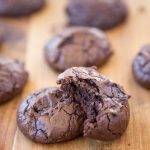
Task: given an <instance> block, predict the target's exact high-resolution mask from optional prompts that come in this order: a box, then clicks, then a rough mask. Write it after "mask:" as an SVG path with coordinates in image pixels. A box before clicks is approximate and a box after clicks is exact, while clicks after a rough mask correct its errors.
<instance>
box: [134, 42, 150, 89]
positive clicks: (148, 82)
mask: <svg viewBox="0 0 150 150" xmlns="http://www.w3.org/2000/svg"><path fill="white" fill-rule="evenodd" d="M132 70H133V74H134V77H135V79H136V80H137V81H138V83H139V84H140V85H142V86H143V87H145V88H148V89H150V45H146V46H144V47H143V48H142V49H141V50H140V52H139V53H138V54H137V56H136V57H135V59H134V61H133V65H132Z"/></svg>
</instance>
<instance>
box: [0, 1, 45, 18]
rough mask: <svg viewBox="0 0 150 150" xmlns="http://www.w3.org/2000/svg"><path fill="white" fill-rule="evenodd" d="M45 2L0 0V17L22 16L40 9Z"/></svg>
mask: <svg viewBox="0 0 150 150" xmlns="http://www.w3.org/2000/svg"><path fill="white" fill-rule="evenodd" d="M44 4H45V0H0V15H2V16H22V15H28V14H31V13H32V12H34V11H36V10H38V9H40V8H41V7H43V5H44Z"/></svg>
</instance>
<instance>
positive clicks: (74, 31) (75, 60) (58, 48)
mask: <svg viewBox="0 0 150 150" xmlns="http://www.w3.org/2000/svg"><path fill="white" fill-rule="evenodd" d="M111 54H112V50H111V47H110V43H109V40H108V39H107V37H106V35H105V33H104V32H103V31H101V30H98V29H96V28H88V27H72V28H68V29H66V30H65V31H64V32H62V33H60V34H58V35H56V36H54V38H52V39H51V40H50V41H49V42H48V43H47V45H46V48H45V58H46V61H47V62H48V64H49V65H50V66H52V67H53V68H55V69H56V70H59V71H64V70H65V69H67V68H70V67H74V66H76V67H78V66H84V67H91V66H101V65H102V64H103V63H104V62H106V61H107V60H108V58H109V56H110V55H111Z"/></svg>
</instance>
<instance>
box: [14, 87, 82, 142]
mask: <svg viewBox="0 0 150 150" xmlns="http://www.w3.org/2000/svg"><path fill="white" fill-rule="evenodd" d="M84 117H85V115H84V112H83V110H82V108H81V107H80V105H79V104H77V103H74V102H73V101H70V100H69V97H68V98H67V99H64V96H63V94H61V92H60V91H59V89H54V88H48V89H44V90H41V91H38V92H35V93H33V94H31V95H30V96H28V97H27V98H26V99H25V101H24V102H23V103H22V104H21V106H20V108H19V111H18V114H17V123H18V126H19V128H20V130H21V131H22V132H23V133H24V134H25V135H26V136H27V137H29V138H30V139H32V140H34V141H36V142H39V143H57V142H64V141H68V140H71V139H74V138H76V137H78V136H80V135H81V134H82V130H83V121H84Z"/></svg>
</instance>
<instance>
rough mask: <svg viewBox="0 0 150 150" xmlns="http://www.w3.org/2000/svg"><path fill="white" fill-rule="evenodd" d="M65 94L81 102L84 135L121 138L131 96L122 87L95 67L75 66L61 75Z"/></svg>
mask: <svg viewBox="0 0 150 150" xmlns="http://www.w3.org/2000/svg"><path fill="white" fill-rule="evenodd" d="M58 84H60V88H61V90H62V91H64V93H66V96H70V97H72V99H73V101H74V102H77V103H80V104H81V107H82V108H83V110H84V112H85V113H86V119H85V121H84V129H83V133H84V136H85V137H89V138H93V139H98V140H105V141H108V140H114V139H116V138H119V137H120V136H121V135H122V134H123V133H124V131H125V130H126V128H127V126H128V123H129V116H130V113H129V105H128V99H129V96H128V95H127V94H126V93H125V91H124V90H123V88H122V87H120V86H119V85H118V84H116V83H114V82H112V81H110V80H109V79H107V78H106V77H104V76H102V75H100V74H99V73H98V72H97V71H96V70H95V69H93V68H83V67H74V68H70V69H68V70H66V71H65V72H64V73H62V74H60V75H59V77H58Z"/></svg>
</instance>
